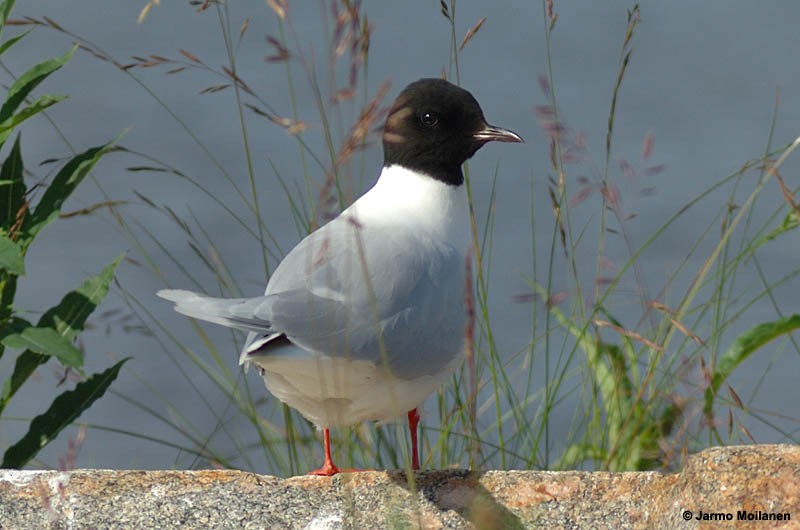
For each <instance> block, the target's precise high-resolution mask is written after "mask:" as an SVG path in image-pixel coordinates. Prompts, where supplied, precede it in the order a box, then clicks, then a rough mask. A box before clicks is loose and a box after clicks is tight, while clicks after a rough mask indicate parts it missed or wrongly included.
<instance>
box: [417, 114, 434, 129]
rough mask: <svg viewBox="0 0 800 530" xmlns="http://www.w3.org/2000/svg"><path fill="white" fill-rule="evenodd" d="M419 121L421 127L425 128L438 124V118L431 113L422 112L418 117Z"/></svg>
mask: <svg viewBox="0 0 800 530" xmlns="http://www.w3.org/2000/svg"><path fill="white" fill-rule="evenodd" d="M419 121H421V122H422V125H424V126H425V127H435V126H436V124H437V123H439V116H437V115H436V114H434V113H433V112H423V113H422V114H421V115H420V117H419Z"/></svg>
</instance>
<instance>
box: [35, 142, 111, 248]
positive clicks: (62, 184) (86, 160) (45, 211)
mask: <svg viewBox="0 0 800 530" xmlns="http://www.w3.org/2000/svg"><path fill="white" fill-rule="evenodd" d="M118 139H119V137H117V138H115V139H114V140H112V141H110V142H108V143H107V144H104V145H101V146H98V147H92V148H91V149H88V150H86V151H84V152H83V153H80V154H78V155H76V156H75V157H73V158H72V159H71V160H70V161H69V162H67V163H66V164H65V165H64V167H63V168H61V171H59V172H58V174H56V176H55V178H53V182H51V183H50V186H48V187H47V190H46V191H45V192H44V195H43V196H42V198H41V200H40V201H39V204H37V205H36V209H35V210H34V211H33V213H32V214H31V215H30V216H28V223H26V224H25V226H24V227H23V231H24V232H25V237H26V238H27V240H26V244H30V242H31V241H32V240H33V238H34V237H36V234H38V233H39V232H40V231H41V230H42V228H44V227H45V226H47V225H48V224H49V223H50V222H51V221H52V220H53V219H55V218H56V217H58V212H59V211H60V209H61V205H62V204H63V203H64V201H65V200H66V199H67V197H69V196H70V195H71V194H72V192H73V191H75V188H77V187H78V184H80V183H81V181H82V180H83V178H84V177H85V176H86V175H87V174H88V173H89V171H91V170H92V168H93V167H94V166H95V164H97V162H98V161H99V160H100V159H101V158H102V157H103V155H105V154H106V153H108V151H109V150H111V148H112V147H113V146H114V145H115V144H116V142H117V140H118Z"/></svg>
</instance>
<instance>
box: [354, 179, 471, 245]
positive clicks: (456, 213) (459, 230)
mask: <svg viewBox="0 0 800 530" xmlns="http://www.w3.org/2000/svg"><path fill="white" fill-rule="evenodd" d="M343 214H344V215H352V216H353V217H354V218H355V219H357V221H358V222H359V223H365V224H372V225H373V226H374V225H380V224H383V223H386V224H387V225H393V226H398V225H399V226H406V227H407V228H408V229H411V230H416V231H419V232H424V233H427V234H428V235H430V236H431V237H434V238H436V239H438V240H440V241H446V242H447V243H449V244H450V245H452V246H453V247H455V248H457V249H460V250H463V251H466V249H467V247H468V246H469V242H470V237H469V234H470V221H469V207H468V204H467V191H466V188H465V187H464V185H463V184H462V185H459V186H453V185H450V184H446V183H444V182H442V181H439V180H436V179H434V178H432V177H429V176H428V175H425V174H424V173H419V172H416V171H413V170H410V169H407V168H404V167H403V166H398V165H391V166H388V167H384V168H383V171H382V172H381V175H380V177H378V181H377V182H376V183H375V185H374V186H373V187H372V189H370V190H369V191H367V192H366V193H365V194H364V195H363V196H361V198H359V199H358V200H357V201H356V202H354V203H353V204H352V205H351V206H350V207H349V208H347V210H345V212H343Z"/></svg>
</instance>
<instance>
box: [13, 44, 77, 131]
mask: <svg viewBox="0 0 800 530" xmlns="http://www.w3.org/2000/svg"><path fill="white" fill-rule="evenodd" d="M77 48H78V47H77V46H73V47H72V49H71V50H70V51H68V52H67V53H65V54H64V55H62V56H60V57H54V58H52V59H48V60H46V61H43V62H41V63H39V64H37V65H36V66H34V67H33V68H31V69H30V70H28V71H26V72H25V73H24V74H22V75H21V76H19V77H18V78H17V80H16V81H14V84H13V85H11V88H9V89H8V92H7V93H6V100H5V102H4V103H3V106H2V107H0V123H2V122H4V121H6V120H7V119H8V118H10V117H11V115H12V114H14V112H15V111H16V110H17V107H19V106H20V105H21V104H22V102H23V101H25V98H27V97H28V94H30V93H31V91H32V90H33V89H34V88H36V87H37V86H38V85H39V83H41V82H42V81H44V80H45V79H46V78H47V76H49V75H50V74H52V73H53V72H55V71H56V70H58V69H59V68H61V67H62V66H64V65H65V64H66V63H67V61H69V60H70V58H71V57H72V55H73V54H74V53H75V50H76V49H77Z"/></svg>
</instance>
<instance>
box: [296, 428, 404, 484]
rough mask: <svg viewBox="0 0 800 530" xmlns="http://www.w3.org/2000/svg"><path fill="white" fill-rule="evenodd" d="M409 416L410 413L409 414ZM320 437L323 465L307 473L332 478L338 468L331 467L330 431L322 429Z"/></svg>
mask: <svg viewBox="0 0 800 530" xmlns="http://www.w3.org/2000/svg"><path fill="white" fill-rule="evenodd" d="M409 414H410V413H409ZM322 436H323V438H324V441H325V463H324V464H322V467H321V468H319V469H315V470H314V471H309V472H308V474H309V475H320V476H323V477H332V476H333V475H335V474H336V473H338V472H339V468H338V467H336V466H335V465H333V458H331V431H330V429H322Z"/></svg>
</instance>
